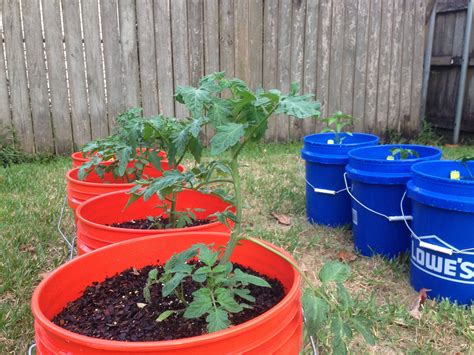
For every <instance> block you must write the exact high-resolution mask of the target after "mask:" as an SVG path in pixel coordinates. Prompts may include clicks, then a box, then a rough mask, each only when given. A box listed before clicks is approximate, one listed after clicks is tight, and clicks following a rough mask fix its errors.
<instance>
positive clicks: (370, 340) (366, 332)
mask: <svg viewBox="0 0 474 355" xmlns="http://www.w3.org/2000/svg"><path fill="white" fill-rule="evenodd" d="M350 321H351V324H352V326H353V327H354V329H355V330H357V331H358V332H359V333H360V334H361V335H362V336H363V337H364V339H365V341H366V342H367V344H369V345H372V346H373V345H375V337H374V334H373V333H372V330H371V329H370V328H369V327H368V326H367V324H366V323H367V322H366V321H365V320H364V319H362V318H351V320H350Z"/></svg>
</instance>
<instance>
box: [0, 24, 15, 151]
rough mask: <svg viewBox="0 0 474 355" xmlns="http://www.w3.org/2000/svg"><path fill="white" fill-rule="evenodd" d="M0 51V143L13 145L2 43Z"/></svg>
mask: <svg viewBox="0 0 474 355" xmlns="http://www.w3.org/2000/svg"><path fill="white" fill-rule="evenodd" d="M2 32H3V31H2ZM0 49H1V50H2V52H1V53H0V141H1V142H4V143H7V144H14V141H13V127H12V117H11V111H10V95H9V93H8V82H7V72H6V66H5V57H4V55H3V43H2V45H1V46H0Z"/></svg>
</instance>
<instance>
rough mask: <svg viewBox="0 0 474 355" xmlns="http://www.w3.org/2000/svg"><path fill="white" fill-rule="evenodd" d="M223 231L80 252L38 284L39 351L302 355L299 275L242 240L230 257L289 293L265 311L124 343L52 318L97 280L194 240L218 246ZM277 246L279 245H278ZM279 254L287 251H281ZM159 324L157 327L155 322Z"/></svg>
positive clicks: (153, 238) (223, 239)
mask: <svg viewBox="0 0 474 355" xmlns="http://www.w3.org/2000/svg"><path fill="white" fill-rule="evenodd" d="M228 239H229V237H228V235H226V234H223V233H176V234H170V235H166V236H159V237H157V236H151V237H144V238H139V239H135V240H129V241H126V242H122V243H117V244H114V245H110V246H108V247H105V248H102V249H99V250H96V251H94V252H92V253H88V254H85V255H82V256H80V257H78V258H76V259H74V260H72V261H70V262H68V263H66V264H64V265H62V266H61V267H59V268H58V269H56V270H55V271H53V272H52V273H51V274H49V275H48V276H47V277H46V278H45V279H44V280H43V281H42V282H41V283H40V285H39V286H38V287H37V288H36V290H35V292H34V294H33V299H32V302H31V307H32V311H33V315H34V318H35V332H36V345H37V353H38V354H42V355H46V354H47V355H50V354H91V355H95V354H148V355H149V354H167V355H168V354H169V355H171V354H173V355H181V354H192V355H198V354H285V355H287V354H298V353H299V351H300V349H301V347H302V328H303V327H302V326H303V322H302V313H301V302H300V276H299V274H298V273H297V272H296V271H295V269H294V268H293V267H292V266H291V265H290V264H289V263H288V262H286V261H285V260H283V259H281V258H280V257H279V256H277V255H276V254H274V253H272V252H270V251H268V250H267V249H265V248H263V247H261V246H259V245H257V244H255V243H252V242H249V241H244V242H242V244H241V245H239V246H238V247H237V248H236V249H235V252H234V254H233V257H232V261H234V262H238V263H241V264H243V265H247V266H250V267H251V268H253V269H255V270H256V271H258V272H260V273H263V274H265V275H268V276H270V277H274V278H277V279H278V280H280V281H281V283H282V284H283V286H284V287H285V291H286V296H285V297H284V298H283V300H282V301H281V302H280V303H278V304H277V305H276V306H275V307H273V308H272V309H270V310H269V311H267V312H265V313H264V314H262V315H260V316H258V317H256V318H254V319H252V320H250V321H248V322H245V323H242V324H240V325H238V326H235V327H231V328H229V329H226V330H222V331H219V332H215V333H211V334H206V335H201V336H197V337H192V338H184V339H179V340H166V341H156V342H122V341H111V340H102V339H96V338H91V337H86V336H82V335H78V334H75V333H72V332H70V331H67V330H65V329H63V328H61V327H59V326H57V325H55V324H53V323H52V322H51V321H50V319H52V318H53V317H54V316H55V315H56V314H58V313H59V312H60V311H61V310H62V309H63V308H64V306H66V304H67V303H68V302H71V301H73V300H75V299H77V298H78V297H79V296H80V295H81V294H82V292H83V290H84V288H85V287H86V286H88V285H90V284H91V283H92V282H93V281H99V282H100V281H103V280H104V279H105V278H106V277H107V276H112V275H114V274H115V273H117V272H120V271H122V270H124V269H127V268H129V267H135V268H141V267H143V266H145V265H147V264H151V263H154V262H156V260H157V259H159V260H167V259H168V258H169V257H171V255H172V254H173V253H175V252H180V251H182V250H184V249H186V248H188V247H190V246H191V245H193V244H195V243H198V242H199V243H207V244H210V243H214V247H216V248H217V247H220V246H223V245H225V244H226V243H227V241H228ZM277 249H278V248H277ZM278 250H279V251H280V252H283V253H285V255H288V254H287V253H286V252H284V251H283V250H281V249H278ZM157 326H159V325H157Z"/></svg>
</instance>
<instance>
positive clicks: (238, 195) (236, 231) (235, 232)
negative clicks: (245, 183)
mask: <svg viewBox="0 0 474 355" xmlns="http://www.w3.org/2000/svg"><path fill="white" fill-rule="evenodd" d="M230 168H231V174H232V178H233V180H234V190H235V209H236V217H237V221H236V222H235V224H234V228H233V229H232V233H231V235H230V240H229V243H227V246H226V248H225V252H224V256H223V257H222V259H221V261H220V262H219V263H220V264H224V263H226V262H228V261H229V259H230V256H231V255H232V253H233V252H234V249H235V247H236V246H237V243H238V242H239V240H240V235H241V234H242V224H241V221H242V186H241V182H240V174H239V162H238V161H237V157H235V158H233V159H232V161H231V164H230Z"/></svg>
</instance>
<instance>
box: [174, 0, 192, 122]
mask: <svg viewBox="0 0 474 355" xmlns="http://www.w3.org/2000/svg"><path fill="white" fill-rule="evenodd" d="M171 17H172V21H171V34H172V40H171V45H172V48H173V76H174V87H175V89H176V87H178V86H180V85H189V67H188V62H189V57H188V55H189V54H188V31H187V28H188V20H187V10H186V0H172V1H171ZM175 112H176V117H178V118H183V117H185V116H186V115H187V114H188V111H187V110H186V107H185V106H184V105H181V104H179V103H175Z"/></svg>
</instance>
